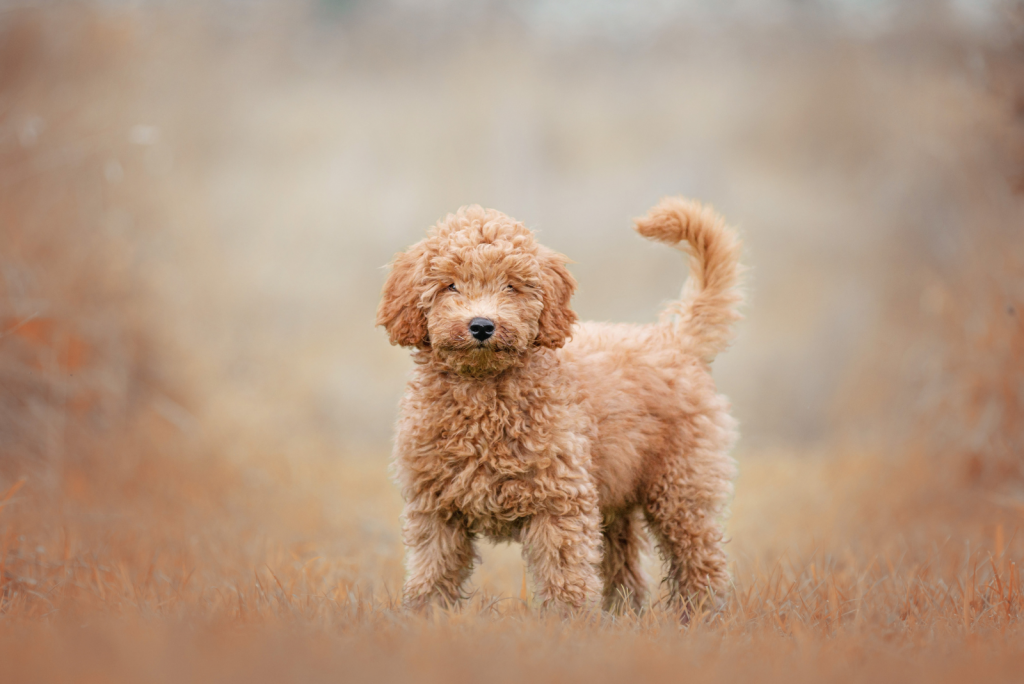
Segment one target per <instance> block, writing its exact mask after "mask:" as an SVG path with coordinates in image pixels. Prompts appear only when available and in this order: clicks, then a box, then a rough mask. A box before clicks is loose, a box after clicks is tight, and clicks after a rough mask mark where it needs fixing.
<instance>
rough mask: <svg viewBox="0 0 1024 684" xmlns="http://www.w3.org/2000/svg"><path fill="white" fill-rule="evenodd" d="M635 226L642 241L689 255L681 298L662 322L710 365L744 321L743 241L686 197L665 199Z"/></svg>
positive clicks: (713, 214)
mask: <svg viewBox="0 0 1024 684" xmlns="http://www.w3.org/2000/svg"><path fill="white" fill-rule="evenodd" d="M635 223H636V226H635V227H636V231H637V232H638V233H640V234H641V235H643V236H644V237H646V238H648V239H651V240H657V241H658V242H663V243H665V244H668V245H673V246H675V247H679V248H680V249H682V250H683V251H685V252H686V253H687V254H689V255H690V277H689V278H688V279H687V280H686V285H685V286H684V287H683V293H682V296H681V297H680V299H679V300H677V301H674V302H672V303H671V304H669V305H668V307H666V310H665V311H664V312H663V314H662V320H663V321H668V322H669V324H670V325H672V327H673V329H674V330H675V331H676V333H677V334H678V335H679V336H680V338H681V340H682V341H683V342H684V344H685V345H686V347H687V348H689V349H691V350H692V351H693V352H694V353H695V354H697V355H698V356H700V357H701V358H702V359H704V360H705V361H707V362H708V363H710V362H711V361H712V360H713V359H714V358H715V356H717V355H718V354H719V353H720V352H722V351H724V350H725V348H726V347H728V346H729V342H731V341H732V327H733V323H735V322H736V321H737V320H739V319H740V317H741V316H740V313H739V306H740V304H741V302H742V301H743V294H742V292H741V290H740V279H741V276H742V274H743V267H742V266H741V265H740V248H741V243H740V240H739V237H738V236H737V235H736V233H735V231H733V229H732V228H730V227H729V226H727V225H726V224H725V219H723V218H722V217H721V216H720V215H719V214H718V212H716V211H715V210H714V209H712V208H711V207H705V206H702V205H701V203H700V202H697V201H694V200H687V199H684V198H682V197H666V198H665V199H663V200H661V202H659V203H658V204H657V205H656V206H655V207H654V208H653V209H651V210H650V211H649V212H647V215H646V216H644V217H643V218H638V219H636V221H635ZM673 317H675V318H674V320H673Z"/></svg>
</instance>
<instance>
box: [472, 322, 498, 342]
mask: <svg viewBox="0 0 1024 684" xmlns="http://www.w3.org/2000/svg"><path fill="white" fill-rule="evenodd" d="M469 332H471V333H473V337H475V338H476V339H478V340H480V341H481V342H486V341H487V340H489V339H491V335H493V334H494V321H492V320H489V319H486V318H474V319H473V320H471V321H470V322H469Z"/></svg>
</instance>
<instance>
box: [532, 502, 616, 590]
mask: <svg viewBox="0 0 1024 684" xmlns="http://www.w3.org/2000/svg"><path fill="white" fill-rule="evenodd" d="M551 503H552V504H557V505H554V506H551V507H546V508H547V510H542V511H540V512H538V513H536V514H534V515H533V516H532V517H531V518H530V523H529V526H528V527H527V529H526V532H525V534H524V536H523V558H524V559H525V560H526V564H527V566H528V567H529V568H530V572H531V574H532V575H533V579H534V582H535V584H536V588H537V594H538V597H539V598H540V599H541V601H542V605H543V606H544V607H551V608H556V609H559V610H566V609H568V610H580V609H583V608H588V607H595V606H600V602H601V588H602V587H601V576H600V573H599V571H598V565H599V564H600V562H601V516H600V512H599V509H598V504H597V492H596V490H595V489H594V487H593V486H590V485H588V486H586V487H584V488H583V491H581V492H579V493H578V495H577V496H575V497H574V498H573V499H570V500H567V501H561V502H551Z"/></svg>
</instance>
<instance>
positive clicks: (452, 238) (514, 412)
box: [377, 198, 743, 615]
mask: <svg viewBox="0 0 1024 684" xmlns="http://www.w3.org/2000/svg"><path fill="white" fill-rule="evenodd" d="M635 228H636V230H637V231H638V232H639V233H640V235H642V236H644V237H646V238H649V239H652V240H656V241H658V242H662V243H665V244H667V245H672V246H677V247H679V248H681V249H682V250H684V251H685V252H686V253H688V254H689V256H690V275H689V278H688V280H687V283H686V286H685V287H684V288H683V292H682V295H681V298H680V299H679V300H678V301H675V302H672V303H670V304H669V305H668V306H667V308H666V309H665V311H664V313H663V314H662V316H661V319H660V322H659V323H657V324H647V325H627V324H611V323H594V322H583V323H580V322H578V321H577V316H576V314H575V313H574V312H573V310H572V309H571V308H570V305H569V304H570V298H571V297H572V294H573V292H574V291H575V289H576V281H575V280H574V279H573V276H572V275H571V274H570V273H569V271H568V270H567V269H566V263H567V261H568V259H567V258H566V257H565V256H563V255H562V254H558V253H556V252H554V251H552V250H550V249H548V248H547V247H544V246H542V245H541V244H539V243H538V242H537V240H536V239H535V237H534V234H533V233H532V232H531V231H530V230H529V229H527V228H526V227H525V226H524V225H523V224H522V223H520V222H518V221H516V220H514V219H512V218H510V217H508V216H506V215H505V214H503V213H501V212H499V211H496V210H493V209H484V208H482V207H480V206H466V207H462V208H461V209H459V210H458V211H457V212H455V213H454V214H449V215H447V216H446V217H445V218H443V219H441V220H440V221H438V223H437V224H436V225H435V226H434V227H433V228H432V229H431V230H430V231H429V232H428V234H427V237H426V238H425V239H423V240H421V241H420V242H418V243H416V244H415V245H413V246H412V247H410V248H409V249H408V250H407V251H405V252H402V253H399V254H397V255H396V256H395V258H394V260H393V261H392V262H391V264H390V273H389V274H388V276H387V279H386V282H385V284H384V288H383V294H382V298H381V301H380V305H379V308H378V311H377V324H378V325H381V326H383V327H384V328H385V330H386V331H387V334H388V336H389V338H390V341H391V343H392V344H395V345H401V346H403V347H408V348H411V349H412V350H413V351H412V357H413V360H414V361H415V367H414V370H413V372H412V377H411V379H410V380H409V383H408V387H407V389H406V392H405V395H404V398H403V399H402V402H401V412H400V417H399V419H398V423H397V428H396V435H395V441H394V454H393V473H394V476H395V479H396V481H397V483H398V485H399V486H400V487H401V491H402V496H403V498H404V500H405V507H404V511H403V515H402V521H403V530H402V536H403V541H404V543H405V546H406V571H407V575H406V580H405V585H404V589H403V596H404V604H405V605H406V606H407V607H409V608H412V609H419V608H423V607H426V606H428V605H431V604H433V603H439V604H442V605H445V606H451V605H453V604H455V603H457V602H458V601H459V600H461V599H464V598H466V596H467V588H466V584H467V581H468V579H469V577H470V574H471V572H472V570H473V566H474V563H475V562H476V561H478V560H479V559H478V556H477V554H476V551H475V548H474V543H475V541H476V540H477V539H479V538H480V537H488V538H490V539H491V540H494V541H517V542H521V543H522V547H523V558H524V560H525V562H526V564H527V567H528V569H529V571H530V573H531V576H532V579H533V583H534V587H535V595H536V596H537V598H539V599H540V601H541V603H542V605H543V606H546V607H557V608H558V609H560V610H563V611H568V612H575V611H580V610H586V609H590V608H596V607H603V608H605V609H606V610H619V609H623V608H625V607H626V606H629V607H630V608H632V609H633V610H635V611H639V610H640V609H641V608H642V607H643V606H644V605H645V601H646V597H647V584H648V582H647V578H646V577H645V573H644V570H643V568H642V567H641V551H642V550H643V549H645V548H646V544H647V537H646V535H645V533H644V523H646V527H647V529H649V530H650V532H651V533H652V534H653V536H654V538H655V539H656V541H657V544H658V547H659V550H660V553H661V555H662V558H663V560H664V562H665V570H666V577H665V584H667V587H668V601H669V603H670V604H671V605H673V606H677V607H678V608H679V609H681V611H682V612H683V613H684V615H685V614H686V613H687V611H689V610H692V608H693V607H694V606H696V605H701V604H703V605H711V602H714V601H721V600H722V597H723V596H724V595H725V592H726V590H727V588H728V585H729V573H728V568H727V560H726V555H725V552H724V549H723V542H724V540H723V531H722V524H723V520H722V519H723V517H724V515H725V514H726V507H727V505H728V502H729V500H730V499H731V496H732V492H733V488H732V481H733V479H734V477H735V463H734V461H733V460H732V458H731V457H730V455H729V454H730V450H731V449H732V447H733V445H734V442H735V440H736V437H737V426H736V422H735V421H734V419H733V418H732V417H731V416H730V413H729V403H728V400H727V399H726V398H725V397H724V396H722V395H720V394H718V393H717V391H716V389H715V384H714V382H713V380H712V377H711V370H710V365H711V362H712V360H713V359H714V358H715V356H716V355H717V354H718V353H720V352H721V351H723V350H724V349H725V348H726V347H727V346H728V344H729V343H730V341H731V339H732V328H733V324H734V323H735V322H736V321H737V320H738V319H739V318H740V314H739V311H738V309H739V306H740V304H741V302H742V294H741V290H740V284H741V283H740V281H741V274H742V270H743V269H742V267H741V265H740V249H741V243H740V241H739V239H738V237H737V235H736V233H735V232H734V231H733V230H732V229H731V228H730V227H728V226H727V225H726V223H725V221H724V220H723V219H722V218H721V216H719V215H718V214H717V213H715V211H714V210H713V209H711V208H710V207H704V206H702V205H701V204H700V203H698V202H695V201H689V200H685V199H682V198H666V199H664V200H662V201H661V202H660V203H659V204H658V205H657V206H655V207H654V208H653V209H651V210H650V212H649V213H648V214H647V215H646V216H644V217H643V218H640V219H637V220H636V221H635Z"/></svg>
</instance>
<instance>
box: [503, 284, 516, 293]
mask: <svg viewBox="0 0 1024 684" xmlns="http://www.w3.org/2000/svg"><path fill="white" fill-rule="evenodd" d="M505 291H506V292H515V291H516V286H515V285H506V286H505Z"/></svg>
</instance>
